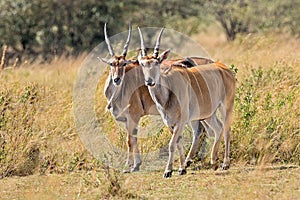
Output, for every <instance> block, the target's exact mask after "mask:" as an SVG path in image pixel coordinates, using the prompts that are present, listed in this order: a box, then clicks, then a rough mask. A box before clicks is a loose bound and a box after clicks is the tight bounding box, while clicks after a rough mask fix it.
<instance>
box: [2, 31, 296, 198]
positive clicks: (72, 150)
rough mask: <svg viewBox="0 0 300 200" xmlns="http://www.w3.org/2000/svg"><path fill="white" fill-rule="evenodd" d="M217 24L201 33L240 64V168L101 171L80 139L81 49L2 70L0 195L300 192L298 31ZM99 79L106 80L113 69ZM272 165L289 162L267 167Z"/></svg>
mask: <svg viewBox="0 0 300 200" xmlns="http://www.w3.org/2000/svg"><path fill="white" fill-rule="evenodd" d="M210 31H212V34H209V36H208V34H206V33H203V34H198V35H195V36H194V39H195V40H197V41H199V42H200V43H201V44H203V46H204V47H205V48H206V49H207V50H208V52H209V53H210V54H211V56H212V58H213V59H215V60H220V61H222V62H224V63H226V64H228V65H232V66H231V67H232V68H233V69H236V68H237V69H238V72H237V80H238V82H237V87H238V89H237V98H236V103H235V114H234V123H233V132H232V148H231V149H232V163H233V168H231V169H230V170H229V171H228V172H220V171H217V172H213V171H211V170H200V171H191V170H190V171H189V172H188V175H187V176H182V177H178V176H177V175H176V174H175V173H174V177H172V179H170V180H164V179H162V177H161V176H162V170H163V166H162V167H161V169H159V170H161V171H159V172H147V173H146V172H145V173H136V174H126V175H124V174H119V173H118V172H114V171H112V172H108V171H106V170H105V169H103V168H102V166H101V165H100V164H99V163H98V162H97V161H95V160H94V159H93V158H92V156H91V155H90V154H89V153H88V152H87V150H86V149H85V147H84V146H83V145H82V143H81V141H80V138H79V137H78V135H77V132H76V130H75V124H74V122H73V112H72V93H73V84H74V81H75V78H76V74H77V70H78V68H79V66H80V64H81V62H82V61H83V59H84V56H81V57H79V58H77V59H57V60H55V61H53V63H50V64H33V65H29V64H24V65H23V66H21V67H20V68H17V69H6V70H3V71H0V88H1V91H0V145H1V149H0V175H1V176H2V179H1V180H0V188H1V189H0V191H1V195H2V196H1V198H3V199H99V198H106V199H120V198H123V199H127V198H144V199H148V198H149V199H161V198H172V199H181V198H196V197H197V198H200V199H221V198H222V199H224V198H225V199H245V198H249V199H279V198H280V199H298V198H300V188H299V184H298V180H299V178H300V177H299V175H300V173H299V165H300V127H299V124H300V123H299V122H300V111H299V107H300V99H299V98H300V87H299V84H300V68H299V65H300V57H299V55H300V54H299V53H300V42H299V39H297V38H289V37H288V36H286V35H278V34H267V35H260V34H256V35H249V36H247V37H240V38H238V39H237V40H236V41H234V42H230V43H228V42H226V41H225V40H224V38H225V37H224V36H223V35H222V34H219V33H220V32H221V31H220V30H218V29H215V28H214V29H212V30H210ZM233 65H234V66H233ZM99 78H100V79H101V81H100V83H102V84H100V85H99V88H101V87H103V83H104V80H105V77H99ZM96 95H97V96H98V97H99V100H98V101H97V102H96V112H97V113H98V115H99V120H102V122H103V126H104V127H105V128H106V130H107V134H108V135H110V138H111V140H112V141H114V142H115V143H116V144H118V145H120V146H124V133H123V134H119V129H118V128H117V126H116V125H115V124H114V121H113V119H112V117H111V115H110V114H109V113H108V112H107V113H104V111H105V108H104V106H103V105H105V103H106V100H105V99H104V97H103V93H102V91H101V89H99V90H98V91H97V94H96ZM103 113H104V114H103ZM166 135H167V134H166ZM164 137H167V136H164ZM152 139H153V142H152V141H150V142H149V141H146V140H145V141H143V142H144V143H143V144H144V147H143V148H145V149H146V148H147V147H146V146H147V145H150V146H151V145H153V144H158V143H157V142H156V143H155V139H156V138H155V137H154V138H152ZM142 146H143V145H142ZM222 149H223V148H222V147H221V148H220V150H221V151H220V158H221V157H222V155H223V152H222ZM207 159H209V158H207ZM207 159H206V160H205V162H206V163H208V160H207ZM249 164H250V165H249ZM253 164H254V165H257V167H255V169H253V167H252V165H253ZM270 164H283V167H268V169H267V170H266V168H265V165H267V166H269V165H270ZM287 164H288V165H290V164H293V165H295V168H286V166H287ZM176 166H177V165H176ZM196 167H197V165H196ZM31 174H33V175H31ZM40 174H44V175H40ZM14 175H19V176H25V175H29V176H25V177H17V176H14ZM10 176H13V177H10Z"/></svg>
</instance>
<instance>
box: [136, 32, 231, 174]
mask: <svg viewBox="0 0 300 200" xmlns="http://www.w3.org/2000/svg"><path fill="white" fill-rule="evenodd" d="M138 31H139V35H140V40H141V51H140V54H139V56H138V62H139V64H140V65H141V67H142V71H143V75H144V80H145V85H146V86H147V87H148V90H149V93H150V96H151V98H152V99H153V101H154V102H155V104H156V107H157V109H158V112H159V113H160V115H161V116H162V119H163V121H164V123H165V124H166V125H167V126H168V128H169V130H170V131H171V132H172V138H171V140H170V142H169V158H168V163H167V165H166V169H165V171H164V175H163V177H164V178H169V177H171V176H172V168H173V160H174V151H175V147H176V146H177V148H178V151H179V156H180V168H179V171H181V172H183V171H185V170H186V169H185V168H186V165H187V163H185V159H184V151H183V145H182V131H183V128H184V126H185V125H186V124H187V123H191V124H194V123H195V122H197V121H199V120H203V124H205V125H206V126H207V127H209V128H211V129H212V130H213V132H214V143H213V147H212V152H211V164H212V166H213V168H214V169H217V168H218V165H217V152H218V149H219V144H220V136H221V134H222V133H223V134H224V141H225V155H224V161H223V165H222V169H223V170H227V169H228V168H229V165H230V158H229V151H230V131H231V130H230V123H231V120H232V111H233V103H234V95H235V79H234V76H233V74H232V72H231V71H230V69H229V68H228V67H227V66H225V65H224V64H222V63H220V62H214V63H209V64H206V65H201V66H200V65H198V66H195V67H192V68H182V67H172V68H171V69H167V70H166V68H165V67H164V66H163V64H162V63H163V61H164V60H166V59H167V57H168V55H169V53H170V49H167V50H165V51H164V52H162V53H161V54H160V55H158V54H159V46H160V40H161V36H162V33H163V31H164V28H162V29H161V31H160V33H159V35H158V38H157V40H156V45H155V47H154V52H153V55H150V56H147V52H146V50H145V45H144V39H143V35H142V32H141V30H140V28H138ZM217 110H219V111H220V115H221V119H222V121H220V120H219V118H218V117H217V115H216V112H217Z"/></svg>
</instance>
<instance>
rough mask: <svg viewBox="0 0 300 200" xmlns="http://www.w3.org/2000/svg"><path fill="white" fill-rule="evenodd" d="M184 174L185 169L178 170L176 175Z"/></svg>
mask: <svg viewBox="0 0 300 200" xmlns="http://www.w3.org/2000/svg"><path fill="white" fill-rule="evenodd" d="M185 174H186V169H179V170H178V175H179V176H181V175H185Z"/></svg>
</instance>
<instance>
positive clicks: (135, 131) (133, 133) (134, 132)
mask: <svg viewBox="0 0 300 200" xmlns="http://www.w3.org/2000/svg"><path fill="white" fill-rule="evenodd" d="M137 132H138V130H137V128H134V129H133V131H132V135H133V136H137Z"/></svg>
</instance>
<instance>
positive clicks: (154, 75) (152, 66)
mask: <svg viewBox="0 0 300 200" xmlns="http://www.w3.org/2000/svg"><path fill="white" fill-rule="evenodd" d="M138 31H139V34H140V38H141V52H140V54H139V56H138V61H139V64H140V66H141V67H142V69H143V74H144V78H145V85H146V86H150V87H154V86H155V84H156V83H159V79H160V73H161V72H160V71H161V70H160V65H161V63H162V62H163V61H164V60H165V59H167V58H168V55H169V53H170V49H167V50H165V51H164V52H162V53H161V54H160V55H158V53H159V46H160V39H161V35H162V33H163V31H164V28H162V29H161V31H160V33H159V35H158V38H157V40H156V44H155V47H154V52H153V54H152V55H151V56H147V52H146V48H145V44H144V38H143V34H142V32H141V30H140V28H138Z"/></svg>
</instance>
